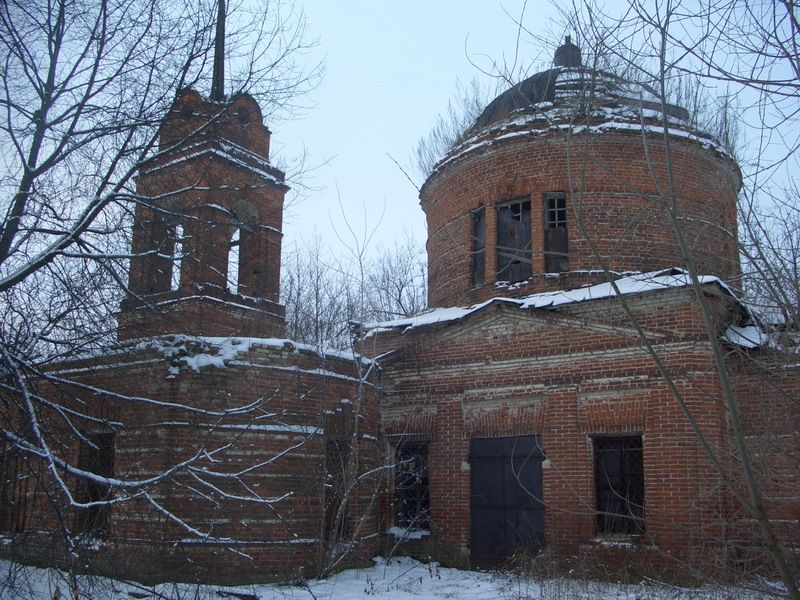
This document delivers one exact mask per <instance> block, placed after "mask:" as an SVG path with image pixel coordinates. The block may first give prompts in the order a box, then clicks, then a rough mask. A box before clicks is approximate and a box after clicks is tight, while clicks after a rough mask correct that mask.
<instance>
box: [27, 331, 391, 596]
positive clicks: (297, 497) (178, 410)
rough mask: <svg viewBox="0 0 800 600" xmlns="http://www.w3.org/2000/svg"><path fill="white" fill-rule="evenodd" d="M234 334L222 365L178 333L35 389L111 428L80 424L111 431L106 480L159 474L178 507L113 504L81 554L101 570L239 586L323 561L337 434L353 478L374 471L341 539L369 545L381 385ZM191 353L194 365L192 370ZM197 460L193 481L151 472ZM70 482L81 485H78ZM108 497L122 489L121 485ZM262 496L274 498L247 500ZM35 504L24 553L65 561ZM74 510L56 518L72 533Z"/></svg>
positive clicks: (66, 432) (308, 355) (363, 550)
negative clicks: (238, 343)
mask: <svg viewBox="0 0 800 600" xmlns="http://www.w3.org/2000/svg"><path fill="white" fill-rule="evenodd" d="M242 343H243V344H245V345H244V346H243V350H242V351H241V352H238V353H236V354H235V356H228V358H227V359H226V361H225V363H226V364H225V366H224V367H223V366H221V362H220V363H219V365H220V366H200V365H202V364H203V363H204V362H208V360H210V359H211V358H212V357H214V356H215V355H218V353H219V346H218V345H217V344H215V343H208V342H204V341H203V340H202V339H195V338H185V337H181V336H179V337H177V338H169V337H164V338H156V339H152V340H149V341H142V342H138V343H135V344H130V345H128V346H127V349H126V347H125V346H122V347H121V349H120V350H119V351H118V352H116V353H114V354H107V355H104V356H102V357H99V358H96V359H92V360H88V361H79V362H75V363H71V364H61V365H58V366H57V367H56V370H54V372H52V373H51V375H54V376H57V377H64V378H69V379H70V380H71V381H74V382H77V385H76V384H63V385H58V386H54V385H50V384H42V386H41V387H40V390H41V392H42V393H43V394H45V395H47V396H48V397H49V398H51V399H53V400H57V401H59V402H60V403H61V404H62V405H64V406H67V407H72V408H74V409H77V410H82V411H83V412H86V410H87V408H86V407H87V406H88V407H89V412H90V414H92V415H94V416H95V417H101V418H104V419H107V421H106V422H107V423H109V424H108V425H104V424H103V423H100V422H96V423H90V422H88V423H86V422H83V421H81V420H77V421H76V422H77V423H78V426H79V427H81V429H82V430H83V431H85V432H87V433H91V432H93V431H95V430H97V431H113V432H114V476H115V477H116V478H118V479H121V480H123V481H132V480H146V479H149V478H154V479H155V480H156V482H155V483H154V484H153V485H152V486H147V487H146V488H145V490H144V491H146V492H147V493H148V494H150V495H151V496H152V498H154V499H155V500H156V501H157V502H158V503H159V504H160V505H161V506H162V507H163V508H164V509H165V510H166V511H168V512H169V513H171V514H172V515H174V518H171V517H169V516H168V515H167V514H166V513H165V512H163V511H161V510H158V509H156V508H155V507H154V506H153V505H152V503H149V502H148V501H147V499H146V498H144V497H142V496H140V497H137V498H133V499H131V500H129V501H127V502H125V503H122V504H118V505H115V506H113V508H111V510H110V512H109V527H108V533H107V534H106V535H104V536H100V537H101V538H102V539H99V540H97V541H95V542H93V543H91V544H89V545H88V546H83V547H82V549H81V550H80V551H81V552H82V553H83V554H85V556H84V558H86V559H87V560H90V561H94V563H93V564H94V567H95V568H96V569H99V570H100V571H101V572H107V573H112V574H117V575H124V576H125V577H126V578H131V579H136V580H139V581H148V582H152V581H158V580H163V579H164V578H167V577H169V578H170V579H178V580H187V581H207V582H229V583H241V582H243V581H259V580H261V581H263V580H268V579H276V578H286V577H292V576H297V575H300V574H305V576H312V575H314V574H315V573H317V569H319V568H321V566H323V563H324V551H325V544H326V543H327V542H326V541H325V535H324V533H323V532H324V531H325V525H324V521H325V506H326V494H325V490H326V487H325V484H326V482H327V481H328V479H327V478H328V477H329V474H328V473H326V463H325V453H326V444H328V442H329V441H330V440H337V439H344V440H347V441H348V443H350V444H352V445H353V447H354V449H355V450H354V452H353V457H354V460H356V461H357V463H354V464H355V465H356V466H355V467H354V469H355V471H354V472H353V476H354V477H358V476H360V475H362V474H363V473H366V472H367V471H372V472H373V475H371V476H366V477H364V478H363V479H360V480H359V482H358V484H357V485H356V486H355V488H354V491H353V492H352V493H351V494H349V498H348V500H349V508H348V513H347V517H346V519H347V522H348V535H349V536H351V537H352V538H353V539H354V540H355V541H356V542H357V543H356V544H355V545H354V547H353V555H354V556H356V557H358V556H372V555H373V554H374V553H375V551H376V548H377V537H376V535H375V534H376V533H377V520H376V519H377V517H376V515H375V513H374V511H373V510H372V508H373V505H374V503H375V499H376V496H377V493H378V490H379V486H380V485H381V479H380V476H381V473H382V472H381V471H380V470H379V469H377V470H376V467H378V466H379V464H380V461H381V460H382V448H381V447H380V446H379V443H378V439H379V429H378V406H377V389H376V387H375V382H374V381H366V380H360V379H359V377H358V374H357V369H356V368H355V365H354V363H353V361H352V360H348V359H346V358H338V357H336V356H327V357H324V358H323V357H322V356H320V355H319V354H317V353H316V352H314V351H311V350H308V349H304V348H302V347H300V348H298V347H295V346H294V345H293V344H291V343H290V342H283V341H282V340H263V341H260V342H259V341H256V340H247V341H245V340H243V341H242ZM198 360H199V361H200V362H199V363H198V362H195V363H194V364H195V365H196V366H198V367H199V368H197V369H196V370H195V369H194V368H192V367H191V366H190V365H191V364H192V361H198ZM81 385H88V386H91V387H81ZM246 406H249V407H250V408H249V409H248V410H236V409H241V408H242V407H246ZM226 411H227V412H226ZM46 420H47V421H48V423H49V425H50V427H51V429H52V432H53V433H52V436H51V443H53V446H54V447H56V448H61V450H60V452H61V454H62V456H63V457H64V458H65V459H67V460H70V461H71V463H72V464H78V463H79V462H80V460H79V454H80V443H79V442H78V440H77V439H76V436H75V434H74V432H73V431H72V430H71V429H69V428H67V427H66V423H65V422H64V421H63V420H61V419H59V418H58V415H56V414H49V415H46ZM56 441H57V442H58V443H56ZM201 451H206V452H208V453H210V454H211V455H213V459H212V458H209V457H208V456H206V455H204V454H202V452H201ZM198 453H200V454H198ZM192 457H196V458H195V459H194V461H193V462H192V467H193V468H195V469H198V470H199V471H196V472H195V473H199V474H200V477H199V478H198V477H194V476H193V474H192V471H191V469H190V468H189V467H186V468H181V469H178V470H177V471H175V472H174V473H173V474H172V475H170V476H169V477H166V478H164V479H163V480H161V479H159V478H161V477H162V476H163V474H164V473H167V472H169V471H170V470H171V469H175V466H176V465H180V464H182V463H184V462H185V461H187V460H190V459H192ZM206 471H214V472H216V473H218V475H217V476H208V475H207V474H205V472H206ZM234 474H238V476H236V477H234V476H233V475H234ZM201 480H202V481H201ZM47 481H48V479H47V478H46V477H42V478H41V481H40V483H39V485H40V486H43V487H42V488H41V489H50V490H51V491H52V486H51V485H49V484H48V483H47ZM66 481H67V482H68V484H69V485H70V486H72V485H75V486H76V487H75V491H74V493H75V494H79V489H80V485H79V484H78V483H77V481H76V480H74V479H73V478H69V477H68V478H67V479H66ZM203 481H207V482H209V483H210V485H206V484H204V483H203ZM114 494H115V496H116V497H120V496H121V492H120V491H119V490H116V491H115V492H114ZM39 496H40V497H41V494H39ZM259 496H260V497H261V498H265V499H273V501H271V502H255V501H253V500H254V498H257V497H259ZM39 504H40V506H39V508H40V510H39V512H38V513H37V514H36V520H35V522H34V523H33V526H32V527H31V528H30V529H29V530H28V531H27V532H26V536H25V540H27V542H28V545H27V546H25V547H24V548H19V549H18V551H19V552H20V554H21V555H25V553H28V554H29V555H30V554H31V553H33V556H29V559H36V558H37V557H38V559H39V560H42V557H41V551H42V550H43V549H44V548H47V549H49V550H50V551H52V553H53V556H52V557H51V558H50V559H49V560H50V561H51V562H56V563H57V562H59V561H60V560H61V561H63V560H64V555H63V554H62V553H63V551H64V550H63V540H62V539H60V538H59V537H58V535H55V536H54V537H52V539H51V541H50V542H48V543H47V544H44V542H43V540H44V539H46V538H48V537H49V536H50V535H51V533H48V532H58V531H59V530H60V527H59V524H58V519H57V517H56V515H55V514H54V513H52V512H50V511H51V510H52V509H51V507H50V505H49V504H48V503H46V502H40V503H39ZM81 514H82V511H80V510H78V511H68V512H67V513H66V514H65V515H64V516H65V518H66V519H67V524H68V525H69V526H70V527H71V528H73V531H74V532H76V533H77V532H78V531H79V529H80V526H79V523H80V522H81V521H80V519H81ZM179 520H180V522H179ZM181 522H183V523H185V524H186V526H183V525H182V524H181ZM188 528H192V529H194V530H196V531H199V532H201V533H202V534H204V535H206V534H207V535H208V537H207V538H206V537H204V535H201V536H198V535H197V534H193V533H192V532H191V531H189V530H188Z"/></svg>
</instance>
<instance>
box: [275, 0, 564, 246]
mask: <svg viewBox="0 0 800 600" xmlns="http://www.w3.org/2000/svg"><path fill="white" fill-rule="evenodd" d="M298 1H299V5H300V6H302V7H303V8H304V10H305V14H306V17H307V20H308V33H309V35H310V36H311V37H317V38H318V39H319V44H318V46H317V47H316V48H315V49H314V50H313V51H312V52H311V53H310V54H309V56H308V58H309V60H310V61H313V60H322V61H323V62H324V63H325V67H326V73H325V77H324V79H323V81H322V83H321V85H320V86H319V87H318V88H317V89H316V90H315V91H314V92H313V93H312V94H311V101H312V102H313V103H314V104H315V105H316V106H315V107H314V108H312V109H311V110H309V111H307V113H306V114H305V115H303V116H302V117H300V118H298V119H295V120H292V121H288V122H281V123H278V124H276V125H275V126H273V127H271V129H272V130H273V138H272V139H273V153H277V154H279V155H286V156H287V157H289V156H292V155H293V154H294V155H296V154H299V153H300V152H301V151H302V148H303V147H305V148H307V150H308V152H309V155H310V162H311V163H312V164H320V163H323V162H324V161H328V162H326V163H325V164H324V166H322V167H320V168H319V169H318V170H317V171H316V172H314V173H313V174H311V175H310V176H309V177H308V178H307V181H308V184H309V185H311V186H313V187H315V188H318V189H317V190H316V191H312V192H310V193H307V194H306V195H305V197H303V198H302V199H300V200H299V201H297V202H294V203H293V204H292V205H291V206H290V207H289V209H288V210H287V213H286V215H285V224H284V231H285V240H284V244H285V245H290V244H292V243H294V242H299V241H301V240H308V239H309V238H310V237H311V235H312V232H313V230H314V229H315V228H316V231H317V232H318V233H319V234H320V235H321V236H322V238H323V240H324V241H325V242H326V243H328V244H330V245H331V246H333V247H336V248H338V249H339V250H340V251H342V250H341V244H340V242H339V241H338V240H337V235H336V232H338V233H339V235H340V236H349V235H350V234H349V233H347V228H346V226H345V224H344V223H343V221H342V218H341V210H340V208H339V199H341V202H342V204H343V206H344V207H345V210H346V211H347V212H348V214H350V215H352V218H351V225H352V226H353V227H354V228H355V229H356V230H357V232H358V235H359V236H363V235H364V231H371V230H372V229H373V228H377V231H376V235H375V237H374V238H373V241H372V247H373V248H375V247H377V246H379V245H380V244H385V245H391V244H392V243H393V241H394V240H395V239H398V238H402V237H403V235H404V231H405V230H408V231H410V232H412V233H413V234H414V236H415V237H416V238H417V240H418V241H419V242H420V243H423V242H424V239H425V235H426V233H425V220H424V216H423V213H422V210H421V209H420V207H419V199H418V197H417V191H416V189H415V188H414V187H413V186H412V184H411V183H409V181H408V180H407V179H406V177H405V175H403V173H402V172H401V170H400V169H399V168H398V167H397V166H396V165H395V164H394V163H393V162H392V160H391V159H390V158H389V156H387V154H388V155H391V156H392V157H394V158H395V159H396V160H397V161H399V162H400V163H401V164H402V165H404V167H407V168H409V172H411V169H410V163H411V155H412V152H413V149H414V146H415V144H416V142H417V140H418V139H419V138H420V137H422V136H424V135H425V134H426V133H427V132H428V131H429V129H430V128H431V126H432V125H433V124H434V122H435V119H436V116H437V115H438V114H440V113H441V112H443V111H444V110H445V109H446V107H447V103H448V100H449V99H450V98H451V96H452V95H453V93H454V92H455V89H456V80H457V79H460V80H461V81H462V82H464V83H468V82H469V81H470V79H471V78H472V77H473V75H475V74H476V73H477V72H478V71H477V69H476V67H475V66H473V65H472V64H471V63H470V60H471V61H472V62H475V63H477V64H479V65H481V66H483V67H484V68H487V69H488V68H490V65H491V59H497V60H503V59H504V57H505V59H506V60H507V61H508V62H511V61H513V59H514V52H515V45H516V44H515V42H516V37H517V26H516V25H515V23H514V20H513V19H512V18H511V17H510V16H509V15H508V14H506V12H507V13H509V14H510V15H515V16H518V15H519V14H520V11H521V10H522V6H523V2H522V1H521V0H502V1H501V0H481V1H475V0H472V1H469V0H462V1H454V0H428V1H422V0H407V1H405V2H389V1H372V2H370V1H367V0H343V1H340V2H332V1H330V0H305V1H302V0H298ZM556 18H557V10H556V9H555V8H554V7H553V6H552V5H551V4H550V3H548V2H528V7H527V14H526V18H525V24H526V26H527V27H529V28H531V29H532V30H533V31H534V32H535V33H537V34H542V35H548V36H549V37H550V38H551V39H554V40H555V39H557V38H559V37H560V36H561V34H562V33H563V32H561V31H559V29H558V27H557V25H555V24H554V21H553V19H556ZM553 49H554V48H550V47H545V46H544V45H543V44H542V43H540V42H536V41H534V40H532V39H531V37H530V36H529V35H523V36H522V40H521V44H520V52H519V58H518V63H519V66H521V67H523V68H528V67H531V66H533V70H534V72H535V71H538V70H541V69H543V68H548V67H549V63H550V61H551V58H552V52H553ZM268 125H269V123H268ZM417 183H421V182H417ZM381 215H383V216H382V217H381Z"/></svg>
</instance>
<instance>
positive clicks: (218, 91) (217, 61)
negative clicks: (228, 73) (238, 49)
mask: <svg viewBox="0 0 800 600" xmlns="http://www.w3.org/2000/svg"><path fill="white" fill-rule="evenodd" d="M209 100H211V101H212V102H222V101H223V100H225V0H217V32H216V35H215V37H214V72H213V73H212V78H211V95H210V96H209Z"/></svg>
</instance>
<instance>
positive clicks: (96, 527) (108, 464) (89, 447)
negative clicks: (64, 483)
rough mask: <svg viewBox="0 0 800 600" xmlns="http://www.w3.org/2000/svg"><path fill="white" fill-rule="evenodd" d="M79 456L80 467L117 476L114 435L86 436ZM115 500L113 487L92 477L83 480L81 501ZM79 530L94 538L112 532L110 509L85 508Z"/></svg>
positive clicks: (100, 507)
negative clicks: (115, 470) (115, 473)
mask: <svg viewBox="0 0 800 600" xmlns="http://www.w3.org/2000/svg"><path fill="white" fill-rule="evenodd" d="M84 437H85V438H86V441H87V442H88V443H83V444H82V445H81V449H80V455H79V456H78V468H79V469H81V470H83V471H88V472H89V473H93V474H95V475H99V476H100V477H113V476H114V434H113V433H89V434H85V436H84ZM112 497H113V493H112V489H111V486H110V485H108V484H106V483H104V482H102V481H96V480H94V479H91V478H86V479H82V480H81V481H80V488H79V493H78V498H79V499H80V501H81V502H86V503H89V502H99V503H102V502H107V501H109V500H111V498H112ZM78 529H79V530H80V531H83V532H84V533H87V534H89V535H92V536H94V537H105V536H107V535H108V533H109V519H108V506H107V505H105V504H98V505H95V506H91V507H89V508H84V509H83V510H81V511H80V512H79V514H78Z"/></svg>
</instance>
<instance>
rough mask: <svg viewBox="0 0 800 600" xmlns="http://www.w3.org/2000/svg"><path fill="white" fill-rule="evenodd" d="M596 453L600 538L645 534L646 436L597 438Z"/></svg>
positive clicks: (598, 529) (597, 507)
mask: <svg viewBox="0 0 800 600" xmlns="http://www.w3.org/2000/svg"><path fill="white" fill-rule="evenodd" d="M593 449H594V477H595V506H596V509H597V533H598V535H636V534H641V533H644V531H645V521H644V516H645V514H644V503H645V489H644V487H645V486H644V452H643V444H642V436H641V435H627V436H613V437H612V436H597V437H595V438H594V439H593Z"/></svg>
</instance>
